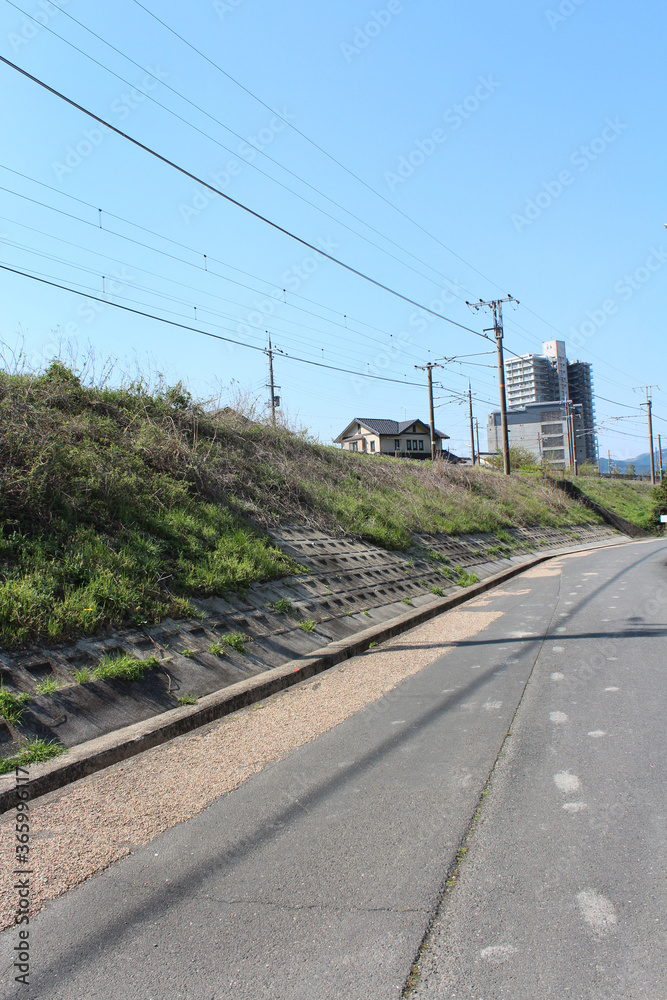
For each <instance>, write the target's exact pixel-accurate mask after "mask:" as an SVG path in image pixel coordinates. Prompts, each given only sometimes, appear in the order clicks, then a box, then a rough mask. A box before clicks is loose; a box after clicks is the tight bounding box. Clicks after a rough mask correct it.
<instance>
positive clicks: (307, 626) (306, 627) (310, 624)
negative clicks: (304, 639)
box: [297, 618, 315, 632]
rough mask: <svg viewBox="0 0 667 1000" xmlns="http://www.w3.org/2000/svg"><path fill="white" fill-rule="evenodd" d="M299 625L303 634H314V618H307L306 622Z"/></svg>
mask: <svg viewBox="0 0 667 1000" xmlns="http://www.w3.org/2000/svg"><path fill="white" fill-rule="evenodd" d="M297 624H298V627H299V628H300V629H301V631H302V632H312V631H313V629H314V628H315V622H314V621H313V619H312V618H306V619H304V621H302V622H298V623H297Z"/></svg>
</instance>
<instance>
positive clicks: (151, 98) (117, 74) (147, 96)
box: [5, 0, 461, 298]
mask: <svg viewBox="0 0 667 1000" xmlns="http://www.w3.org/2000/svg"><path fill="white" fill-rule="evenodd" d="M5 2H6V3H8V4H9V5H10V6H11V7H14V9H15V10H18V11H20V13H21V14H23V15H24V16H25V17H29V18H31V19H32V20H33V21H36V18H35V17H34V16H33V15H32V14H28V13H27V12H26V11H24V10H22V8H20V7H19V6H18V5H17V4H15V3H13V2H12V0H5ZM53 6H54V7H56V8H57V9H58V10H60V11H61V12H62V13H63V14H64V15H65V16H66V17H68V18H69V19H70V20H71V21H73V22H74V23H75V24H78V25H79V26H80V27H82V28H83V29H84V30H85V31H88V32H89V33H90V34H91V35H93V37H94V38H97V39H98V40H99V41H101V42H103V43H104V44H105V45H107V46H108V47H109V48H110V49H112V50H113V51H114V52H116V53H117V54H118V55H120V56H121V57H122V58H123V59H126V60H127V61H128V62H130V63H131V64H132V65H133V66H135V67H137V68H138V69H140V70H141V71H142V72H143V73H147V74H149V75H150V70H149V69H147V68H146V67H145V66H142V65H141V64H140V63H138V62H136V61H135V60H134V59H132V58H130V56H128V55H126V54H125V53H124V52H122V51H121V50H120V49H118V48H116V46H115V45H112V44H111V43H110V42H108V41H107V40H106V39H104V38H102V36H101V35H98V34H97V32H95V31H93V30H92V28H89V27H87V25H85V24H83V22H82V21H79V20H77V18H75V17H74V16H73V15H72V14H70V13H69V12H68V11H66V10H62V8H60V7H58V5H57V4H53ZM39 23H41V22H39ZM43 27H45V28H46V30H47V31H48V32H50V33H51V34H52V35H53V36H54V37H55V38H58V39H60V41H62V42H64V43H65V44H66V45H69V46H70V47H71V48H73V49H74V50H75V51H76V52H79V53H80V54H81V55H83V56H84V57H85V58H86V59H89V60H90V61H91V62H93V63H95V65H96V66H99V67H100V68H101V69H103V70H105V71H106V72H108V73H110V74H111V75H112V76H115V77H116V79H118V80H120V81H121V82H122V83H124V84H126V86H128V87H132V84H131V83H130V81H129V80H126V79H125V77H123V76H121V75H120V74H119V73H116V72H115V70H112V69H111V68H110V67H108V66H106V65H105V64H104V63H102V62H100V61H99V60H98V59H95V57H94V56H91V55H90V53H88V52H86V51H85V50H84V49H81V48H79V46H78V45H75V44H74V42H71V41H70V40H69V39H67V38H65V37H64V36H63V35H61V34H59V33H58V32H57V31H55V30H54V29H53V28H52V27H51V26H50V25H48V24H45V25H43ZM160 84H161V86H163V87H165V88H166V89H167V90H169V91H171V93H173V94H175V95H176V96H177V97H179V98H180V99H181V100H183V101H185V102H186V103H187V104H189V105H190V106H191V107H193V108H195V109H196V110H197V111H199V112H200V113H201V114H203V115H205V116H206V117H207V118H210V120H211V121H213V122H215V124H216V125H219V126H220V128H223V129H225V130H226V131H227V132H229V133H230V134H231V135H233V136H235V137H236V138H237V139H239V140H241V141H242V142H247V140H245V139H243V137H242V136H241V135H239V134H238V133H237V132H235V131H234V130H233V129H231V128H230V127H229V126H228V125H225V124H224V123H223V122H221V121H220V120H219V119H218V118H215V117H214V116H213V115H211V114H210V113H209V112H208V111H205V110H204V109H203V108H202V107H200V105H198V104H196V103H195V102H194V101H192V100H190V98H188V97H186V96H185V95H184V94H181V93H180V91H178V90H176V89H175V88H174V87H172V86H170V84H168V83H166V82H165V81H164V80H161V81H160ZM142 93H144V91H142ZM145 97H146V98H147V100H149V101H151V102H152V103H153V104H156V105H157V107H159V108H162V110H163V111H166V112H167V113H168V114H171V115H173V116H174V117H175V118H177V119H178V120H179V121H181V122H183V123H184V124H185V125H188V126H189V127H190V128H192V129H194V130H195V131H196V132H198V133H199V134H200V135H203V136H204V137H205V138H207V139H209V140H210V141H211V142H213V143H215V144H216V145H217V146H219V147H220V148H221V149H224V150H225V152H226V153H229V154H230V155H231V156H234V152H233V150H231V149H230V148H229V146H225V145H224V143H221V142H219V141H218V140H217V139H215V138H214V137H213V136H212V135H209V133H208V132H205V131H204V130H203V129H200V128H199V127H198V126H197V125H195V124H194V123H193V122H190V121H188V119H186V118H183V117H182V115H179V114H177V112H175V111H174V110H173V109H172V108H169V107H167V106H166V105H165V104H162V103H161V102H160V101H158V100H157V99H156V98H155V97H153V96H152V95H151V94H145ZM248 145H250V144H249V143H248ZM252 148H253V149H256V151H257V152H258V153H260V155H262V156H264V157H265V158H266V159H268V160H270V161H271V163H274V164H275V165H276V166H277V167H279V168H280V169H281V170H284V171H285V172H286V173H288V174H290V176H292V177H294V178H295V179H296V180H297V181H299V182H300V183H302V184H304V185H305V186H306V187H308V188H310V189H311V190H312V191H315V193H316V194H318V195H320V197H322V198H325V199H326V200H327V201H328V202H330V203H331V204H332V205H335V206H336V208H338V209H340V210H341V211H342V212H345V213H346V215H349V216H350V217H351V218H353V219H354V220H355V221H356V222H359V223H361V225H362V226H366V228H367V229H370V230H371V232H374V233H375V234H376V235H378V236H380V237H381V238H382V239H384V240H386V241H387V242H388V243H391V244H392V245H393V246H395V247H396V248H397V249H399V250H402V251H403V252H404V253H406V254H407V255H408V256H409V257H412V258H413V260H416V261H418V262H419V263H420V264H422V265H423V266H424V267H427V268H429V270H431V271H433V272H434V274H437V275H438V277H439V278H440V279H444V280H446V281H451V279H450V278H448V277H447V276H446V275H443V274H440V272H438V271H437V270H436V269H435V268H434V267H432V265H430V264H428V263H427V262H426V261H424V260H422V259H421V258H420V257H417V256H416V255H415V254H413V253H411V252H410V251H409V250H406V249H405V247H402V246H401V245H400V244H398V243H396V241H395V240H392V239H391V238H390V237H388V236H386V235H385V234H384V233H381V232H380V230H378V229H375V227H374V226H371V225H370V224H369V223H367V222H365V221H364V220H363V219H360V218H359V216H357V215H355V214H354V213H353V212H350V211H349V210H348V209H346V208H345V207H344V206H343V205H341V204H340V203H339V202H336V201H335V200H334V199H332V198H330V197H329V196H328V195H326V194H325V193H324V192H323V191H320V190H319V188H316V187H315V186H314V185H312V184H310V183H309V182H308V181H306V180H305V179H304V178H303V177H299V175H298V174H296V173H294V171H293V170H290V169H289V167H286V166H285V165H284V164H282V163H280V162H279V161H278V160H276V159H274V157H272V156H270V155H269V154H268V153H266V152H264V150H262V149H259V148H258V147H256V146H253V147H252ZM247 163H248V166H249V167H251V168H252V169H253V170H256V171H257V172H258V173H260V174H262V176H264V177H266V178H267V179H268V180H271V181H273V182H274V183H276V184H278V185H279V186H280V187H282V188H283V189H284V190H285V191H287V192H288V193H289V194H292V195H294V196H295V197H297V198H299V199H301V200H302V201H303V202H304V203H305V204H306V205H309V206H310V207H311V208H314V209H315V210H316V211H318V212H322V214H323V215H325V216H326V217H327V218H328V219H331V220H332V221H333V222H335V223H337V224H338V225H341V226H343V228H345V229H347V230H348V232H351V233H353V235H355V236H358V237H360V238H361V239H363V240H365V241H366V242H368V243H369V244H370V245H371V246H373V247H375V249H376V250H380V252H381V253H386V254H387V255H388V256H389V257H391V258H392V259H393V260H395V261H397V263H399V264H402V265H404V266H405V267H408V268H409V269H410V270H412V271H414V272H415V274H418V275H420V277H422V278H426V280H427V281H434V279H433V278H431V277H429V276H428V275H425V274H423V272H421V271H419V270H417V269H416V268H414V267H412V265H410V264H408V263H406V261H404V260H401V259H400V258H398V257H396V256H395V254H392V253H389V251H388V250H386V249H384V248H383V247H380V246H378V244H377V243H374V242H373V241H372V240H369V239H368V238H367V237H365V236H363V235H362V234H361V233H358V232H357V231H356V230H354V229H352V228H351V227H350V226H348V225H346V224H345V223H344V222H342V220H340V219H337V218H336V217H335V216H333V215H331V214H330V213H328V212H325V211H324V209H323V208H321V207H320V206H318V205H315V204H313V202H311V201H308V199H307V198H304V197H303V195H300V194H298V192H296V191H294V190H292V188H290V187H288V186H287V185H285V184H283V183H282V181H279V180H278V179H277V178H276V177H272V176H271V175H270V174H267V173H266V171H264V170H262V169H261V168H260V167H258V166H257V164H255V163H250V162H249V161H247ZM457 297H459V298H460V297H461V296H457Z"/></svg>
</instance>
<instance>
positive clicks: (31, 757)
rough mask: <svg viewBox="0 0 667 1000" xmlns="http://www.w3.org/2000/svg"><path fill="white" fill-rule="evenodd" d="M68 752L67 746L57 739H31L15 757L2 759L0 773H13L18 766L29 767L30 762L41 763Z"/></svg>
mask: <svg viewBox="0 0 667 1000" xmlns="http://www.w3.org/2000/svg"><path fill="white" fill-rule="evenodd" d="M66 752H67V751H66V749H65V747H64V746H61V744H60V743H56V742H55V741H52V742H50V743H47V742H46V741H45V740H31V741H30V742H29V743H28V745H27V746H26V747H25V748H24V749H23V750H21V751H20V752H19V753H17V754H15V755H14V756H13V757H4V758H2V759H1V760H0V774H11V772H12V771H14V770H15V769H16V768H17V767H27V766H28V765H29V764H41V763H42V762H43V761H45V760H52V759H53V758H54V757H58V756H59V755H60V754H61V753H66Z"/></svg>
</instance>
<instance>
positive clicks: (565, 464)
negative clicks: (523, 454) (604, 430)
mask: <svg viewBox="0 0 667 1000" xmlns="http://www.w3.org/2000/svg"><path fill="white" fill-rule="evenodd" d="M584 427H585V425H584V413H583V407H582V406H581V405H577V404H573V403H570V402H569V401H567V400H566V401H564V402H560V401H559V400H552V401H549V402H546V403H529V404H528V405H526V406H521V407H518V408H515V409H513V410H508V411H507V429H508V436H509V443H510V448H525V450H526V451H529V452H530V453H531V454H532V455H534V456H535V458H536V459H537V461H538V462H539V463H542V462H546V463H548V464H549V465H550V466H551V468H553V469H570V468H572V467H573V466H574V456H575V451H574V448H575V445H576V458H577V463H578V464H581V463H583V462H585V461H586V440H587V438H586V435H585V434H584ZM487 438H488V448H489V451H495V452H498V451H500V452H502V447H503V446H502V425H501V416H500V410H496V411H494V412H493V413H490V414H489V418H488V423H487Z"/></svg>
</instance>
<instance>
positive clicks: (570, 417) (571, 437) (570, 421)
mask: <svg viewBox="0 0 667 1000" xmlns="http://www.w3.org/2000/svg"><path fill="white" fill-rule="evenodd" d="M565 413H566V419H567V440H568V447H569V451H570V465H571V467H572V471H573V473H574V475H575V476H578V475H579V465H578V463H577V434H576V431H575V429H574V413H573V412H572V404H571V402H570V400H569V399H566V400H565Z"/></svg>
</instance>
